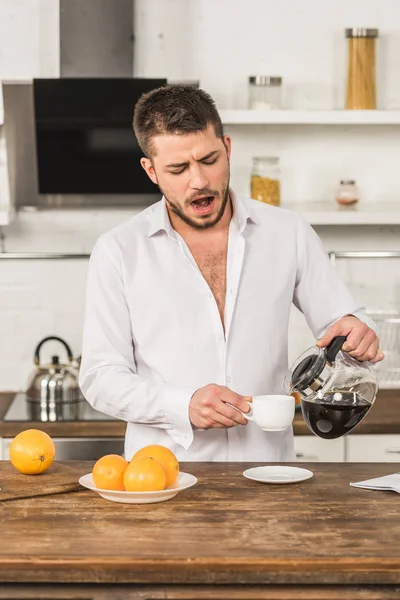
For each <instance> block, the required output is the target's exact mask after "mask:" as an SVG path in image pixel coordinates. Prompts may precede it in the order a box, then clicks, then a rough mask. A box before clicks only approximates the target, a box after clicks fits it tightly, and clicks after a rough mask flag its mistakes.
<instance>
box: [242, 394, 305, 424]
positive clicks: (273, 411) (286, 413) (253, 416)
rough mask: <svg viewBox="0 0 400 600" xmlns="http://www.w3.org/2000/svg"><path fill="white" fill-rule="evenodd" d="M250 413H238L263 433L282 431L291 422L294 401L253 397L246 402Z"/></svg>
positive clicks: (275, 397) (273, 397) (289, 397)
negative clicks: (250, 400) (252, 422)
mask: <svg viewBox="0 0 400 600" xmlns="http://www.w3.org/2000/svg"><path fill="white" fill-rule="evenodd" d="M248 405H249V406H250V412H249V413H244V412H242V411H241V410H239V409H238V408H236V407H235V408H236V410H239V412H240V413H241V414H242V415H243V416H244V417H245V419H247V420H248V421H254V423H256V424H257V425H258V426H259V427H260V428H261V429H263V430H264V431H284V430H285V429H287V428H288V427H290V425H291V424H292V422H293V419H294V413H295V400H294V398H293V396H279V395H277V396H254V397H253V401H252V402H248Z"/></svg>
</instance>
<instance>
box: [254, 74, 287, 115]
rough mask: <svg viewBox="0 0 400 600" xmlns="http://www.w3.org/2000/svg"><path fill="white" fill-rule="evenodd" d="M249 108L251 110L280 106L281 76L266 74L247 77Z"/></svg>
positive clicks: (277, 107)
mask: <svg viewBox="0 0 400 600" xmlns="http://www.w3.org/2000/svg"><path fill="white" fill-rule="evenodd" d="M249 108H250V109H251V110H271V109H279V108H282V77H269V76H267V75H257V76H256V75H253V76H252V77H249Z"/></svg>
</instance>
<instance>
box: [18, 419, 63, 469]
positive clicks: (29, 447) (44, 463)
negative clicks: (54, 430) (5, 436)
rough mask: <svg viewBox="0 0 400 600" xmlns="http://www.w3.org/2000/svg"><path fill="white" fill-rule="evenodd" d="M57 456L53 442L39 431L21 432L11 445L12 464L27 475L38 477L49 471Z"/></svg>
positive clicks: (28, 430)
mask: <svg viewBox="0 0 400 600" xmlns="http://www.w3.org/2000/svg"><path fill="white" fill-rule="evenodd" d="M55 454H56V450H55V447H54V442H53V440H52V439H51V437H50V436H49V435H48V434H47V433H45V432H44V431H40V430H39V429H26V430H25V431H21V433H19V434H18V435H16V436H15V438H14V439H13V441H12V442H11V444H10V461H11V464H12V465H13V466H14V467H15V468H16V469H17V470H18V471H19V472H20V473H24V474H25V475H38V474H39V473H44V472H45V471H47V469H48V468H49V467H50V465H51V464H52V462H53V460H54V456H55Z"/></svg>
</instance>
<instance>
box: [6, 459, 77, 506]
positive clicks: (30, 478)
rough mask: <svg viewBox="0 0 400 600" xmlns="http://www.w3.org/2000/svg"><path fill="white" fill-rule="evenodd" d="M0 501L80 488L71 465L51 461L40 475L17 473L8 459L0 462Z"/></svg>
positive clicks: (74, 490) (73, 490)
mask: <svg viewBox="0 0 400 600" xmlns="http://www.w3.org/2000/svg"><path fill="white" fill-rule="evenodd" d="M0 488H1V490H0V502H6V501H8V500H17V499H21V498H35V497H37V496H48V495H52V494H62V493H66V492H77V491H80V490H82V487H81V486H80V485H79V483H78V481H77V479H76V471H75V469H74V468H73V467H71V466H68V465H65V464H61V463H56V462H55V463H53V464H52V465H51V467H50V468H49V469H48V470H47V471H46V472H45V473H41V474H40V475H24V474H23V473H19V472H18V471H17V470H16V469H15V468H14V467H13V466H12V464H11V463H10V462H9V461H4V462H3V463H2V464H1V480H0Z"/></svg>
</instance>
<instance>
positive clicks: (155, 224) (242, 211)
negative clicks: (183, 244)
mask: <svg viewBox="0 0 400 600" xmlns="http://www.w3.org/2000/svg"><path fill="white" fill-rule="evenodd" d="M229 193H230V196H231V200H232V208H233V215H232V221H233V223H234V224H235V225H236V228H237V230H238V231H239V232H240V233H242V232H243V230H244V229H245V227H246V225H247V223H248V222H249V221H250V222H252V223H255V224H256V225H259V221H258V219H257V217H256V216H255V214H254V211H252V210H251V208H250V207H249V206H245V205H244V203H243V202H242V201H241V200H240V198H239V197H238V196H237V195H236V194H235V192H234V191H233V190H232V189H231V188H230V189H229ZM159 231H165V232H166V234H167V235H168V236H169V237H174V235H175V230H174V228H173V227H172V225H171V221H170V220H169V215H168V210H167V206H166V202H165V196H163V197H162V199H161V202H157V204H154V205H153V210H152V211H151V214H150V227H149V231H148V234H147V235H148V237H152V236H153V235H155V234H156V233H158V232H159Z"/></svg>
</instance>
